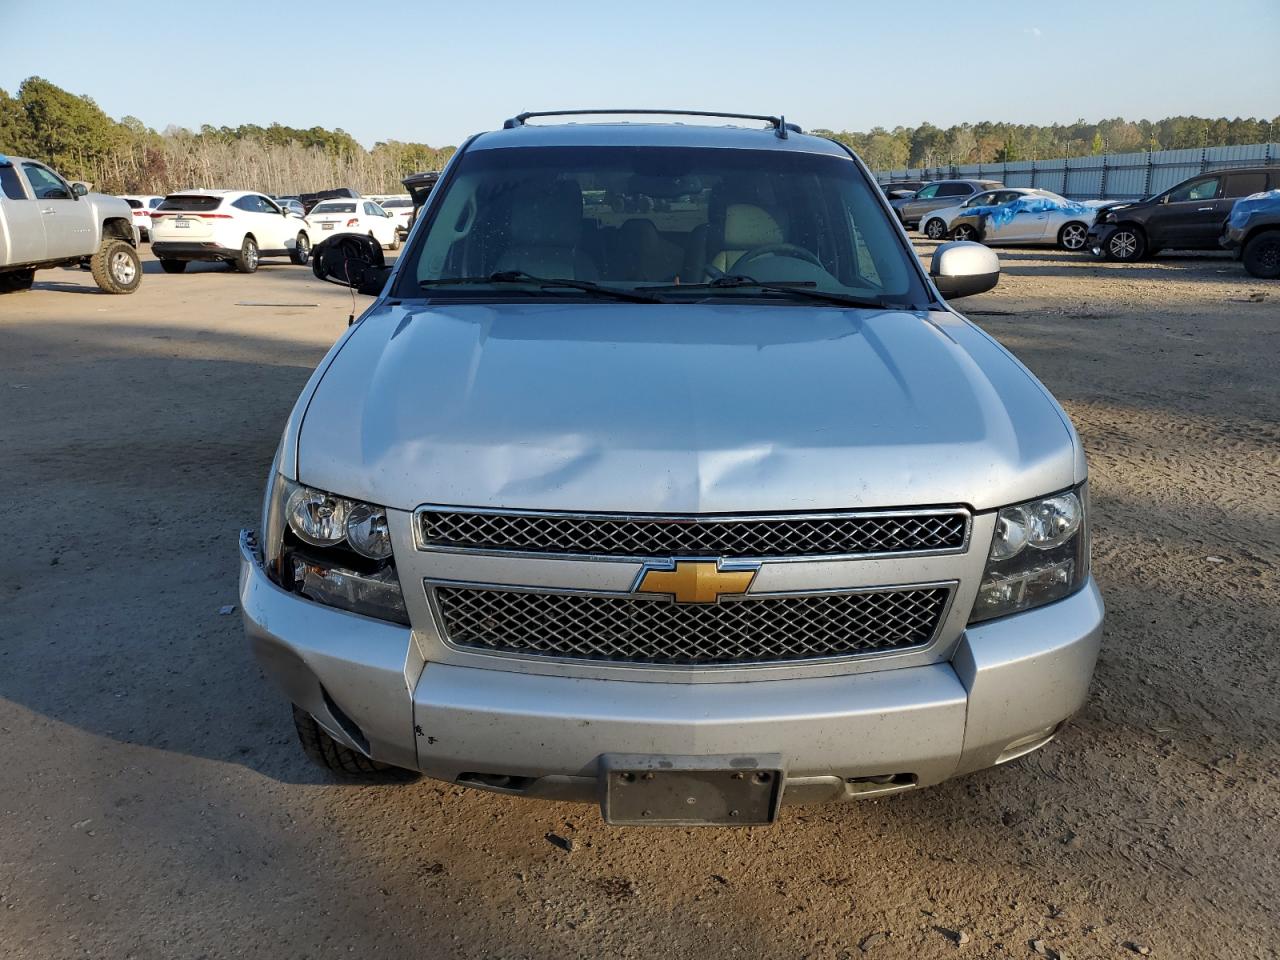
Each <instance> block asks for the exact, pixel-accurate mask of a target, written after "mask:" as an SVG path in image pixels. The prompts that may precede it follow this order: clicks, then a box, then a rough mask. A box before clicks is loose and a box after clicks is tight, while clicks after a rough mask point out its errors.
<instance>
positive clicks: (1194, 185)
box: [1169, 177, 1219, 203]
mask: <svg viewBox="0 0 1280 960" xmlns="http://www.w3.org/2000/svg"><path fill="white" fill-rule="evenodd" d="M1218 180H1219V178H1218V177H1206V178H1205V179H1203V180H1192V181H1191V182H1190V183H1185V184H1183V185H1182V186H1180V187H1178V188H1177V189H1175V190H1174V191H1173V192H1172V193H1170V194H1169V202H1170V203H1184V202H1186V201H1189V200H1212V199H1213V198H1214V197H1216V196H1217V195H1218Z"/></svg>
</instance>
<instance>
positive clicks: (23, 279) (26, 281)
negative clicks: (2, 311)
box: [0, 270, 36, 293]
mask: <svg viewBox="0 0 1280 960" xmlns="http://www.w3.org/2000/svg"><path fill="white" fill-rule="evenodd" d="M35 279H36V272H35V271H34V270H11V271H10V272H8V273H0V293H20V292H22V291H23V290H30V289H31V284H33V283H34V282H35Z"/></svg>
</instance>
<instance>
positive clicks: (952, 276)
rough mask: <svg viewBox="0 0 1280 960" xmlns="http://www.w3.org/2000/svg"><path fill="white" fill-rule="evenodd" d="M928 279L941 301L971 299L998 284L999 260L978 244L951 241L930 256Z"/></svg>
mask: <svg viewBox="0 0 1280 960" xmlns="http://www.w3.org/2000/svg"><path fill="white" fill-rule="evenodd" d="M929 276H930V277H932V278H933V283H934V286H936V287H937V288H938V292H939V293H940V294H942V297H943V299H944V300H955V299H958V298H960V297H971V296H973V295H974V294H975V293H986V292H987V291H988V290H990V289H991V288H992V287H994V286H995V285H996V284H997V283H999V282H1000V258H999V257H997V256H996V254H995V251H994V250H992V249H991V248H990V247H985V246H983V245H982V244H980V243H971V242H969V241H966V240H953V241H951V242H950V243H944V244H942V245H941V246H939V247H938V249H937V250H935V251H934V252H933V262H932V263H931V264H930V265H929Z"/></svg>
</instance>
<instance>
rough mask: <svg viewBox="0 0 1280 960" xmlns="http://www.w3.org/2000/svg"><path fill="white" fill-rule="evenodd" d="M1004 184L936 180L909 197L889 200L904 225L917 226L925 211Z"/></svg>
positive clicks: (938, 208) (957, 202) (951, 205)
mask: <svg viewBox="0 0 1280 960" xmlns="http://www.w3.org/2000/svg"><path fill="white" fill-rule="evenodd" d="M1002 186H1004V184H1002V183H1001V182H1000V181H999V180H936V181H934V182H933V183H926V184H925V185H924V186H923V187H921V188H920V189H919V190H917V191H916V192H915V193H914V194H912V195H911V196H909V197H903V198H901V199H898V200H894V201H892V202H891V206H892V207H893V209H894V211H895V212H896V213H897V214H898V219H899V220H901V221H902V224H903V226H905V227H918V226H920V223H921V221H922V220H923V218H924V215H925V214H927V213H932V212H933V211H934V210H941V209H943V208H944V207H954V206H958V205H959V204H961V203H963V202H964V201H965V200H967V199H968V198H969V197H972V196H973V195H974V194H975V193H980V192H982V191H985V190H996V189H998V188H1000V187H1002Z"/></svg>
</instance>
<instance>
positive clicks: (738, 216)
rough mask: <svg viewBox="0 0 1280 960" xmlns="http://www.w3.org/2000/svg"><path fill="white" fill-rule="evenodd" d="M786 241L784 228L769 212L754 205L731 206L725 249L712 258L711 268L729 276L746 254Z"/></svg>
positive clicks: (726, 216)
mask: <svg viewBox="0 0 1280 960" xmlns="http://www.w3.org/2000/svg"><path fill="white" fill-rule="evenodd" d="M782 242H783V236H782V228H781V227H780V226H778V221H777V220H775V219H773V217H772V216H771V215H770V213H769V212H768V211H767V210H765V209H764V208H763V207H757V206H756V205H755V204H754V203H731V204H729V206H728V207H727V208H725V212H724V249H723V250H721V251H720V252H719V253H717V254H716V255H715V256H714V257H712V258H711V266H712V267H714V268H715V269H716V270H720V271H723V272H724V273H729V272H731V270H732V267H733V265H734V264H736V263H737V262H738V261H739V260H740V259H741V258H742V255H743V254H745V253H748V252H749V251H751V250H755V249H756V248H757V247H766V246H769V245H770V244H774V243H782Z"/></svg>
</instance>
